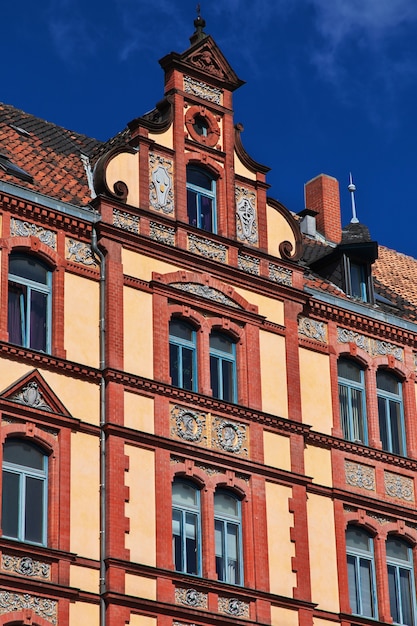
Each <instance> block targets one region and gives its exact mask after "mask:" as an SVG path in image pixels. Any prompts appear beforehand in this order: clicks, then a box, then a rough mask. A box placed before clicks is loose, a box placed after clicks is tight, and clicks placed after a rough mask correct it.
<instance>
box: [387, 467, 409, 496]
mask: <svg viewBox="0 0 417 626" xmlns="http://www.w3.org/2000/svg"><path fill="white" fill-rule="evenodd" d="M384 482H385V493H386V495H387V496H390V497H391V498H398V499H399V500H405V501H406V502H413V501H414V486H413V480H412V479H411V478H407V477H406V476H401V475H400V474H392V473H391V472H384Z"/></svg>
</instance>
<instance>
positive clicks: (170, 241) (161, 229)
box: [149, 222, 175, 246]
mask: <svg viewBox="0 0 417 626" xmlns="http://www.w3.org/2000/svg"><path fill="white" fill-rule="evenodd" d="M149 227H150V232H149V235H150V237H151V239H153V240H154V241H159V242H160V243H165V244H166V245H167V246H175V229H174V228H171V227H170V226H165V225H164V224H157V223H156V222H150V224H149Z"/></svg>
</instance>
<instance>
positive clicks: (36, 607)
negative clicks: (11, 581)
mask: <svg viewBox="0 0 417 626" xmlns="http://www.w3.org/2000/svg"><path fill="white" fill-rule="evenodd" d="M57 605H58V603H57V602H56V601H55V600H49V598H41V597H39V596H32V595H30V594H29V593H12V592H10V591H5V590H1V589H0V615H5V614H6V613H12V612H13V611H24V610H25V609H30V610H31V611H33V612H34V613H35V615H38V616H39V617H42V618H43V619H44V620H46V621H47V622H50V623H51V624H54V625H55V624H57V623H58V619H57Z"/></svg>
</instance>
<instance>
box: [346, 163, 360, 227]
mask: <svg viewBox="0 0 417 626" xmlns="http://www.w3.org/2000/svg"><path fill="white" fill-rule="evenodd" d="M348 189H349V191H350V199H351V202H352V219H351V220H350V223H351V224H359V220H358V218H357V217H356V206H355V191H356V187H355V185H354V184H353V180H352V173H351V172H350V173H349V185H348Z"/></svg>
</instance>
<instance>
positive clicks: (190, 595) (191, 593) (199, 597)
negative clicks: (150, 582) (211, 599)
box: [175, 587, 208, 609]
mask: <svg viewBox="0 0 417 626" xmlns="http://www.w3.org/2000/svg"><path fill="white" fill-rule="evenodd" d="M175 602H176V604H185V605H187V606H193V607H198V608H200V609H207V607H208V594H207V593H202V592H201V591H196V589H181V588H179V587H177V588H176V589H175Z"/></svg>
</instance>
